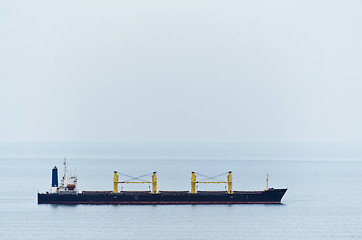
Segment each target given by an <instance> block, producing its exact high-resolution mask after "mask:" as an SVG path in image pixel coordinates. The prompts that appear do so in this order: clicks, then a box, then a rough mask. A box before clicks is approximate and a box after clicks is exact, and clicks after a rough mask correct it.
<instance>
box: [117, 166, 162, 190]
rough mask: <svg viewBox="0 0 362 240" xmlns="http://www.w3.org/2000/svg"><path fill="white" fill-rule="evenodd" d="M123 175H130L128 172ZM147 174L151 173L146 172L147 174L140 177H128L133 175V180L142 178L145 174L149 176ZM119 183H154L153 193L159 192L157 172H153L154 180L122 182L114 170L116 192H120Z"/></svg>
mask: <svg viewBox="0 0 362 240" xmlns="http://www.w3.org/2000/svg"><path fill="white" fill-rule="evenodd" d="M122 175H125V176H128V175H126V174H122ZM147 175H149V174H146V175H143V176H140V177H132V176H128V177H131V179H130V180H133V179H140V178H141V177H144V176H147ZM119 183H127V184H128V183H134V184H138V183H140V184H143V183H152V193H153V194H157V175H156V172H153V173H152V181H122V182H120V181H119V177H118V173H117V171H114V176H113V192H114V193H118V184H119Z"/></svg>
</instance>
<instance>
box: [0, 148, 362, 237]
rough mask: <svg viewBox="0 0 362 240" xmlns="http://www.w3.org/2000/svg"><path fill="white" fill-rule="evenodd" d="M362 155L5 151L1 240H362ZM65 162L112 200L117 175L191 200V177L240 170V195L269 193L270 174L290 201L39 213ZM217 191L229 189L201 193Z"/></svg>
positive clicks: (0, 161)
mask: <svg viewBox="0 0 362 240" xmlns="http://www.w3.org/2000/svg"><path fill="white" fill-rule="evenodd" d="M360 151H361V150H360V149H358V146H352V147H351V146H350V145H343V146H340V145H333V144H332V145H331V144H319V145H313V144H309V145H308V144H304V145H303V144H266V143H264V144H256V143H253V144H162V143H159V144H146V143H143V144H136V143H132V144H104V143H102V144H100V143H99V144H96V143H92V144H72V143H67V144H41V143H39V144H26V143H23V144H0V239H37V240H38V239H62V240H65V239H107V240H109V239H157V240H160V239H223V240H224V239H248V240H251V239H258V240H260V239H278V240H281V239H286V240H287V239H288V240H290V239H338V240H341V239H362V161H361V160H362V158H361V152H360ZM65 156H66V157H67V159H68V163H69V171H70V172H73V173H74V174H77V176H78V181H79V184H78V188H79V190H112V178H113V171H114V170H117V171H119V172H121V173H126V174H128V175H132V176H139V175H143V174H147V173H151V172H153V171H157V174H158V182H159V183H158V188H159V190H189V189H190V173H191V171H196V172H199V173H203V174H205V175H217V174H219V173H223V172H227V171H229V170H232V171H233V178H234V189H235V190H262V189H264V188H265V175H266V174H267V173H268V174H269V176H270V181H269V186H270V187H274V188H285V187H287V188H288V191H287V193H286V195H285V196H284V198H283V201H282V202H283V204H281V205H183V206H177V205H175V206H173V205H169V206H121V205H117V206H109V205H97V206H96V205H77V206H62V205H58V206H57V205H37V202H36V201H37V199H36V194H37V192H45V191H48V190H49V188H50V181H51V168H52V167H53V166H55V165H56V166H58V168H59V169H60V174H62V172H63V168H62V161H63V158H64V157H65ZM225 177H226V176H225ZM145 178H147V177H145ZM149 178H150V177H149ZM220 178H221V179H223V177H220ZM200 180H201V178H200ZM123 189H124V190H131V189H136V190H148V189H149V186H148V185H137V186H134V185H126V186H124V188H123ZM211 189H214V190H224V189H225V186H224V185H218V186H215V185H207V186H199V190H211Z"/></svg>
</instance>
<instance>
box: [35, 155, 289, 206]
mask: <svg viewBox="0 0 362 240" xmlns="http://www.w3.org/2000/svg"><path fill="white" fill-rule="evenodd" d="M63 164H64V176H63V178H62V179H61V183H60V184H58V169H57V167H54V168H53V169H52V187H51V190H50V191H49V192H46V193H38V204H132V205H137V204H139V205H142V204H143V205H158V204H280V203H281V200H282V198H283V196H284V194H285V192H286V191H287V188H284V189H274V188H269V187H268V181H269V178H268V175H267V178H266V189H265V190H262V191H233V189H232V172H231V171H230V172H228V173H227V179H226V181H220V180H214V179H215V177H216V176H215V177H209V179H212V180H214V181H197V180H196V173H195V172H192V173H191V191H158V190H157V175H156V172H153V173H152V179H151V181H145V180H142V179H140V178H133V177H132V178H131V180H133V181H119V175H118V173H117V171H114V176H113V191H82V192H78V191H77V177H76V176H68V175H67V163H66V160H64V163H63ZM200 175H201V174H200ZM126 176H128V175H126ZM203 176H204V175H203ZM142 177H143V176H142ZM134 180H138V181H134ZM127 183H134V184H142V183H146V184H150V185H152V190H150V191H122V190H121V191H119V190H118V185H119V184H127ZM220 183H222V184H226V185H227V190H226V191H198V190H197V185H198V184H220Z"/></svg>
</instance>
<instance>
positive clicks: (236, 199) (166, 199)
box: [38, 189, 287, 205]
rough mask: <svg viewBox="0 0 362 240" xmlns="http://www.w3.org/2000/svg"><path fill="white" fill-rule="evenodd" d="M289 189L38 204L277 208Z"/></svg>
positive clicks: (58, 197)
mask: <svg viewBox="0 0 362 240" xmlns="http://www.w3.org/2000/svg"><path fill="white" fill-rule="evenodd" d="M286 191H287V189H271V190H268V191H260V192H235V193H233V194H227V193H196V194H191V193H185V192H181V193H177V192H176V193H158V194H152V193H137V192H133V193H109V192H105V193H78V194H43V193H38V204H132V205H142V204H144V205H145V204H146V205H154V204H278V203H281V199H282V197H283V196H284V194H285V192H286Z"/></svg>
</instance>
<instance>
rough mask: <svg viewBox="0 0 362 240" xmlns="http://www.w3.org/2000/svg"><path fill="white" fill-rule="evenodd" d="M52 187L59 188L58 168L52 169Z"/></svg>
mask: <svg viewBox="0 0 362 240" xmlns="http://www.w3.org/2000/svg"><path fill="white" fill-rule="evenodd" d="M52 187H58V169H57V167H56V166H55V167H53V169H52Z"/></svg>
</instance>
